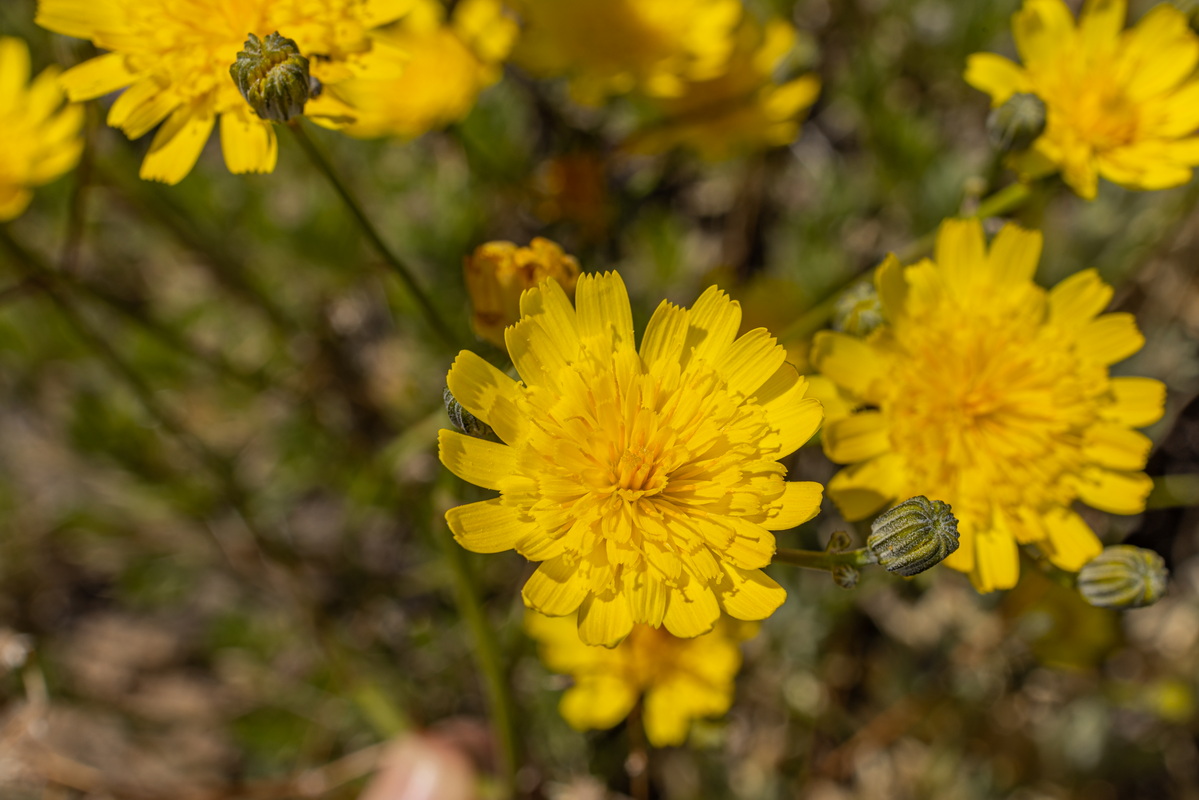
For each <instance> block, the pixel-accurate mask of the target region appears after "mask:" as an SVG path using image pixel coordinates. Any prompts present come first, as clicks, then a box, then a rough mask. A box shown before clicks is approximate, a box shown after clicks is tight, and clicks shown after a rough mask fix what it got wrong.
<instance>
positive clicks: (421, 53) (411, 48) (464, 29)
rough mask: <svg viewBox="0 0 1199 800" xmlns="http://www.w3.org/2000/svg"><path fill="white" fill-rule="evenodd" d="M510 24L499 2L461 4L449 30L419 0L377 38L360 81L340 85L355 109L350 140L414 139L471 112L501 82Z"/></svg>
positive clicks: (439, 11) (437, 8)
mask: <svg viewBox="0 0 1199 800" xmlns="http://www.w3.org/2000/svg"><path fill="white" fill-rule="evenodd" d="M516 32H517V28H516V23H515V22H514V21H513V20H511V19H509V18H508V17H506V16H505V15H504V8H503V6H502V5H501V4H500V3H499V2H497V0H463V2H461V3H459V4H458V5H457V6H456V7H455V9H454V14H453V18H452V19H451V20H450V21H449V23H447V22H446V20H445V7H444V6H443V5H442V4H441V3H440V2H438V0H418V2H417V3H416V6H415V7H414V8H413V10H412V12H411V13H409V14H408V15H407V16H406V17H404V19H403V20H402V21H401V22H400V23H398V24H397V25H394V26H391V27H390V28H387V29H385V30H384V31H381V32H379V33H378V34H377V35H376V37H375V38H376V42H379V43H385V44H387V45H388V46H386V47H375V48H374V49H373V50H372V51H371V52H370V53H367V54H366V55H365V56H363V58H362V77H358V78H351V79H350V80H348V81H345V82H344V83H341V84H339V85H338V89H337V90H338V96H339V97H341V99H342V100H344V101H345V102H347V103H348V104H349V105H350V106H352V107H353V108H354V110H355V119H354V121H353V122H352V123H350V124H348V125H347V126H346V127H345V128H343V130H344V131H345V132H346V133H348V134H350V135H351V136H361V137H368V138H369V137H374V136H400V137H404V138H408V139H411V138H415V137H417V136H420V135H421V134H423V133H426V132H428V131H430V130H433V129H435V128H440V127H443V126H445V125H448V124H450V123H451V122H456V121H457V120H460V119H462V118H464V117H465V116H466V115H467V114H469V113H470V110H471V109H472V108H473V107H474V105H475V99H476V98H477V97H478V96H479V92H481V91H483V89H486V88H487V87H488V86H491V85H492V84H493V83H495V82H496V81H497V80H499V78H500V74H501V71H500V64H501V63H502V62H503V60H504V59H505V58H506V57H507V55H508V51H509V50H510V49H511V47H512V42H513V41H514V40H515V38H516Z"/></svg>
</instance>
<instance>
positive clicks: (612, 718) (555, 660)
mask: <svg viewBox="0 0 1199 800" xmlns="http://www.w3.org/2000/svg"><path fill="white" fill-rule="evenodd" d="M525 629H526V630H527V631H528V632H529V635H530V636H531V637H533V638H534V639H535V640H536V641H537V643H538V645H539V647H538V651H539V653H540V655H541V660H542V661H543V662H545V666H546V667H547V668H548V669H549V670H551V671H553V672H558V673H563V674H566V675H570V676H571V677H573V678H574V686H572V687H571V688H570V689H567V690H566V693H565V694H563V695H562V702H561V703H560V705H559V706H558V708H559V710H560V711H561V712H562V717H563V718H564V719H565V720H566V721H567V722H568V723H569V724H570V726H571V727H572V728H574V729H575V730H579V731H586V730H603V729H606V728H611V727H613V726H614V725H616V724H617V723H619V722H620V721H621V720H623V719H624V718H625V717H627V716H628V715H629V712H630V711H632V710H633V707H634V705H636V703H637V701H638V700H639V699H644V706H643V712H642V720H643V722H644V724H645V734H646V738H648V739H649V742H650V744H652V745H654V746H655V747H668V746H671V745H680V744H683V743H685V742H686V741H687V731H688V729H689V728H690V727H691V721H692V720H693V719H700V718H703V717H718V716H721V715H723V714H724V713H726V712H727V711H728V710H729V706H730V705H732V702H733V682H734V679H735V678H736V677H737V670H739V669H740V668H741V649H740V643H741V642H742V641H744V640H746V639H749V638H752V637H753V636H754V635H755V634H757V632H758V625H757V624H756V623H748V622H732V621H730V620H727V619H725V620H721V622H720V624H718V625H717V626H716V627H715V628H714V629H713V630H712V631H710V632H709V633H706V634H704V635H702V636H697V637H695V638H692V639H680V638H679V637H677V636H672V635H671V634H669V633H667V632H666V631H664V630H660V629H658V628H651V627H650V626H648V625H637V626H634V628H633V630H632V632H631V633H630V634H629V637H628V638H627V639H625V640H624V641H623V642H621V643H620V644H619V645H617V646H616V647H614V648H611V649H609V648H607V647H597V646H594V645H587V644H584V643H583V642H582V641H580V640H579V635H578V633H577V632H576V629H575V618H574V616H573V615H572V616H567V617H547V616H544V615H542V614H538V613H537V612H536V611H529V612H527V613H526V614H525Z"/></svg>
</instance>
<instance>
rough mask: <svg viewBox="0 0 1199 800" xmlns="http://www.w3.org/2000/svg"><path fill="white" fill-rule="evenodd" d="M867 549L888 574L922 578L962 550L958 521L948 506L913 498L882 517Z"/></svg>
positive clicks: (875, 526) (871, 535)
mask: <svg viewBox="0 0 1199 800" xmlns="http://www.w3.org/2000/svg"><path fill="white" fill-rule="evenodd" d="M866 547H867V548H869V549H870V552H872V553H874V555H875V556H876V557H877V558H878V563H879V564H882V565H883V567H884V568H886V570H887V571H888V572H894V573H896V574H897V575H904V576H908V577H911V576H912V575H919V574H920V573H921V572H924V571H925V570H926V569H929V568H930V567H933V566H935V565H937V564H939V563H941V562H942V561H944V560H945V559H946V558H947V557H948V556H949V554H950V553H952V552H953V551H954V550H957V549H958V521H957V518H955V517H954V516H953V511H952V510H951V509H950V508H949V505H948V504H946V503H942V502H941V501H940V500H929V499H928V498H927V497H924V496H920V497H913V498H912V499H911V500H905V501H904V502H902V503H900V504H899V505H897V506H895V507H894V508H892V509H890V510H888V511H884V512H883V513H882V514H880V515H879V517H878V519H876V520H875V521H874V523H873V524H872V525H871V530H870V535H869V536H868V537H866Z"/></svg>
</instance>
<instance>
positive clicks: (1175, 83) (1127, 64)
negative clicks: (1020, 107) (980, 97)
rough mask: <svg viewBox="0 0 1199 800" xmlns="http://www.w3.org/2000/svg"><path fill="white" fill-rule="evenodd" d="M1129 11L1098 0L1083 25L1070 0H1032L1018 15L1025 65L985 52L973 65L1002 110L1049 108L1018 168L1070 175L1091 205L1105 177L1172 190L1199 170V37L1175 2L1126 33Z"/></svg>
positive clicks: (969, 76) (969, 70) (1116, 1)
mask: <svg viewBox="0 0 1199 800" xmlns="http://www.w3.org/2000/svg"><path fill="white" fill-rule="evenodd" d="M1126 11H1127V9H1126V3H1125V2H1124V0H1088V2H1087V4H1086V5H1085V6H1084V8H1083V12H1082V16H1081V18H1080V19H1079V21H1078V23H1077V24H1076V23H1075V21H1074V18H1073V17H1072V16H1071V14H1070V11H1069V9H1068V8H1067V7H1066V4H1065V3H1063V2H1062V0H1025V3H1024V7H1023V8H1022V9H1021V10H1020V11H1019V12H1017V13H1016V15H1015V16H1014V17H1013V18H1012V29H1013V32H1014V34H1015V39H1016V49H1017V50H1019V52H1020V57H1021V59H1022V60H1023V62H1024V65H1023V66H1019V65H1017V64H1014V63H1012V62H1011V61H1009V60H1007V59H1006V58H1002V57H1001V56H997V55H994V54H992V53H976V54H974V55H972V56H971V57H970V60H969V62H968V65H967V67H966V81H967V82H968V83H969V84H970V85H971V86H974V87H975V88H977V89H981V90H982V91H984V92H987V93H988V94H990V95H991V102H992V104H993V105H995V106H999V105H1002V104H1003V103H1004V102H1005V101H1007V100H1008V98H1010V97H1011V96H1012V95H1013V94H1016V93H1032V94H1035V95H1037V96H1038V97H1040V98H1041V100H1042V101H1044V103H1045V106H1046V108H1047V121H1046V127H1045V132H1044V133H1043V134H1042V135H1041V136H1040V137H1039V138H1038V139H1037V140H1036V141H1035V142H1034V143H1033V144H1032V146H1031V147H1030V148H1029V149H1028V150H1027V151H1026V152H1025V153H1024V154H1021V155H1019V156H1017V157H1016V159H1015V163H1016V165H1017V166H1018V168H1019V169H1021V170H1022V171H1023V172H1024V173H1025V174H1027V175H1038V174H1045V173H1048V172H1052V171H1053V170H1055V169H1057V170H1060V171H1061V174H1062V178H1063V179H1064V180H1065V181H1066V183H1068V184H1070V186H1071V187H1072V188H1073V189H1074V191H1076V192H1077V193H1078V194H1079V195H1080V196H1082V197H1084V198H1087V199H1091V198H1093V197H1094V196H1095V192H1096V189H1097V183H1098V176H1100V175H1102V176H1103V177H1104V178H1106V179H1108V180H1109V181H1112V182H1113V183H1118V184H1120V185H1121V186H1125V187H1128V188H1130V189H1164V188H1167V187H1170V186H1178V185H1180V184H1183V183H1186V182H1187V181H1189V180H1190V179H1191V167H1193V166H1195V165H1196V164H1199V138H1196V137H1195V136H1193V134H1194V133H1195V131H1196V128H1199V81H1197V80H1195V79H1194V78H1193V73H1194V71H1195V65H1196V63H1197V62H1199V37H1197V36H1196V35H1195V34H1194V33H1193V32H1192V31H1191V30H1190V28H1189V27H1188V26H1187V20H1186V17H1185V16H1183V14H1182V13H1181V12H1179V11H1178V10H1177V9H1175V8H1172V7H1170V6H1169V5H1165V4H1162V5H1159V6H1157V7H1156V8H1154V9H1153V10H1152V11H1150V12H1149V13H1148V14H1146V15H1145V17H1144V18H1143V19H1142V20H1141V21H1140V23H1138V24H1137V25H1136V26H1135V27H1133V28H1131V29H1129V30H1127V31H1123V32H1122V31H1121V29H1122V28H1123V25H1124V17H1125V14H1126Z"/></svg>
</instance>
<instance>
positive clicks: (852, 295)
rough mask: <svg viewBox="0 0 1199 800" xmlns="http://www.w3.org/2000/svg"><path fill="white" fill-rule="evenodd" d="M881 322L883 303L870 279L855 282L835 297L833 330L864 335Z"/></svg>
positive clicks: (853, 334)
mask: <svg viewBox="0 0 1199 800" xmlns="http://www.w3.org/2000/svg"><path fill="white" fill-rule="evenodd" d="M882 324H883V304H882V302H880V301H879V299H878V291H876V290H875V288H874V284H873V283H871V282H870V281H861V282H859V283H855V284H854V285H853V286H850V287H849V288H848V289H846V290H845V291H844V292H842V293H841V296H840V297H838V298H837V304H836V307H835V308H834V310H833V330H837V331H841V332H842V333H848V334H849V335H850V336H865V335H866V334H868V333H870V332H871V331H872V330H874V329H875V328H877V327H878V326H879V325H882Z"/></svg>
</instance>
